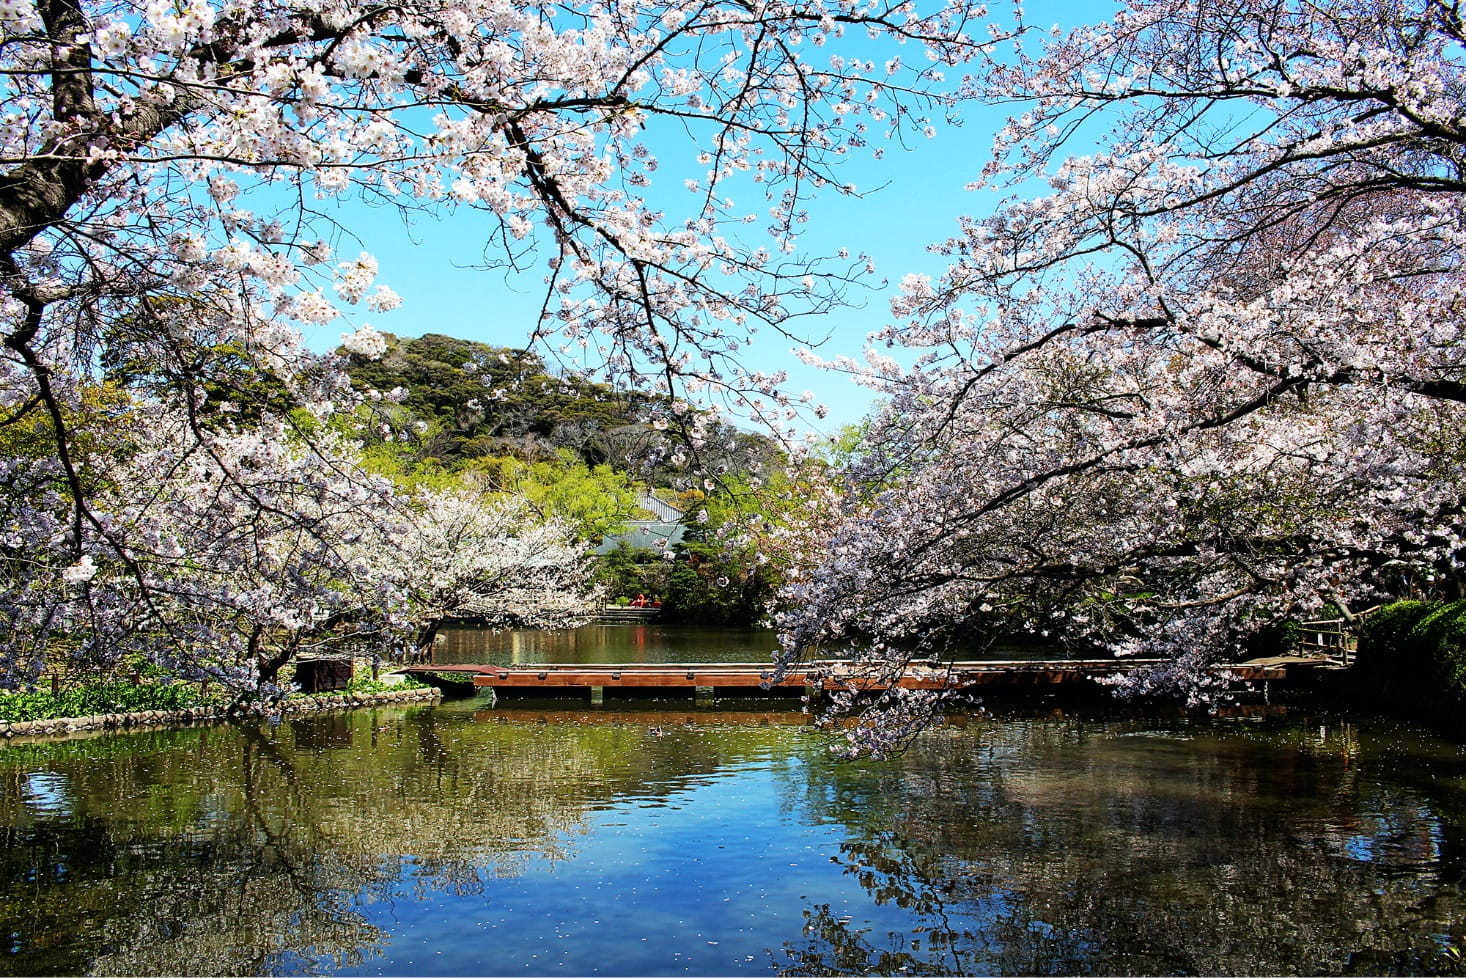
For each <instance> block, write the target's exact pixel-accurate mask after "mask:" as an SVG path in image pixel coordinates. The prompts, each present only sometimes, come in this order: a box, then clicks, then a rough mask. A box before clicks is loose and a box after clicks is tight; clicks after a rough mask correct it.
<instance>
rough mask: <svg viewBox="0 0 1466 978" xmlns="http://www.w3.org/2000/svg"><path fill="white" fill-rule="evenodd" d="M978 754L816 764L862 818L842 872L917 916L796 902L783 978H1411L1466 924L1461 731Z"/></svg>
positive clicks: (1141, 736)
mask: <svg viewBox="0 0 1466 978" xmlns="http://www.w3.org/2000/svg"><path fill="white" fill-rule="evenodd" d="M1314 729H1319V734H1318V735H1317V736H1315V735H1314V734H1313V732H1312V731H1313V730H1314ZM973 746H974V745H973V743H972V740H971V737H970V735H969V734H955V735H952V734H949V735H946V736H942V735H938V736H934V737H928V738H926V739H924V740H923V741H921V742H920V743H919V744H918V745H917V747H916V748H914V749H913V750H912V752H911V753H910V754H909V755H908V756H907V757H905V758H903V759H902V760H901V762H900V763H899V764H896V765H891V766H888V767H887V768H885V769H883V770H882V771H881V772H880V773H878V774H874V775H871V774H870V773H863V774H862V776H860V777H855V778H850V777H842V776H840V774H839V773H838V772H832V773H831V778H830V780H831V783H834V784H838V785H839V786H840V788H839V791H838V792H837V794H836V795H835V796H834V798H833V799H830V798H829V797H828V796H826V797H822V798H821V799H820V802H821V804H828V803H829V802H830V801H831V800H833V803H834V804H835V805H836V806H837V807H839V808H840V809H841V810H845V811H862V812H868V813H870V815H871V817H869V818H865V819H863V820H862V824H863V825H865V826H867V828H866V830H865V831H857V832H856V833H853V834H852V837H851V838H850V839H848V840H847V841H846V842H844V843H842V845H841V847H840V848H841V853H840V860H841V863H842V866H843V868H844V871H845V872H846V873H847V874H848V875H850V876H852V877H854V878H856V879H858V880H859V881H860V884H861V886H862V888H863V889H865V890H866V891H867V892H868V893H869V894H870V895H871V897H872V899H873V900H874V902H875V903H876V904H877V905H879V906H895V907H898V908H900V909H901V910H903V911H905V914H906V915H907V916H910V917H913V918H915V920H914V921H904V922H903V926H902V927H901V928H900V929H890V930H883V929H881V928H879V927H872V926H870V924H869V922H861V921H859V920H858V919H855V918H852V916H851V915H849V914H848V913H842V912H841V910H840V908H838V907H833V906H831V905H829V904H826V903H819V902H812V903H811V905H810V906H809V907H807V908H806V911H805V916H806V928H805V934H804V935H803V936H802V938H801V939H799V940H796V941H791V942H789V943H787V944H786V945H785V948H784V951H785V956H786V967H785V969H784V970H785V972H786V973H789V974H868V973H882V974H890V973H894V972H896V971H902V972H906V973H922V974H982V973H1003V974H1079V973H1102V974H1292V973H1309V974H1382V973H1406V974H1418V973H1425V972H1430V971H1433V970H1437V969H1439V968H1441V967H1442V966H1443V964H1444V962H1443V960H1442V958H1441V956H1440V949H1441V948H1442V947H1443V946H1444V944H1445V943H1447V942H1448V940H1450V939H1451V938H1454V939H1459V938H1460V936H1461V934H1462V932H1463V921H1462V920H1461V916H1460V913H1461V909H1462V907H1461V890H1462V884H1463V881H1466V859H1463V849H1462V845H1461V843H1462V839H1463V835H1462V830H1463V824H1466V798H1463V792H1462V790H1461V782H1460V780H1459V779H1460V774H1461V772H1462V770H1463V759H1462V754H1461V750H1460V749H1459V748H1458V747H1453V746H1450V745H1443V744H1438V743H1434V742H1431V741H1429V740H1428V739H1424V738H1420V737H1415V736H1410V735H1402V734H1400V733H1398V732H1395V731H1391V730H1388V729H1385V730H1380V729H1378V728H1373V727H1371V728H1366V729H1360V728H1358V727H1356V726H1354V725H1352V724H1348V723H1339V722H1332V723H1328V724H1326V725H1325V726H1323V727H1322V728H1317V727H1316V726H1315V725H1314V724H1303V725H1301V726H1300V725H1296V724H1295V725H1289V726H1287V727H1285V728H1284V729H1282V730H1275V729H1273V728H1272V727H1271V726H1259V727H1257V728H1248V727H1245V726H1244V727H1243V728H1241V729H1240V730H1238V729H1235V728H1233V727H1222V728H1220V729H1218V728H1217V727H1215V726H1214V725H1200V726H1196V727H1190V726H1183V727H1181V728H1179V729H1177V728H1174V727H1166V728H1151V727H1148V726H1147V724H1146V723H1145V722H1142V721H1132V722H1126V723H1120V724H1114V723H1109V724H1099V725H1096V724H1093V723H1089V722H1085V721H1083V720H1074V721H1061V722H1050V723H1044V724H1037V725H1034V724H985V725H984V729H983V730H982V733H981V737H980V746H978V747H977V749H972V748H973ZM1446 771H1450V772H1452V774H1451V776H1448V777H1447V778H1442V777H1441V775H1442V774H1444V773H1445V772H1446ZM821 780H823V779H821ZM812 783H816V782H815V781H812Z"/></svg>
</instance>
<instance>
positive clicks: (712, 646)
mask: <svg viewBox="0 0 1466 978" xmlns="http://www.w3.org/2000/svg"><path fill="white" fill-rule="evenodd" d="M778 647H779V640H778V636H777V633H776V632H774V631H773V630H772V629H767V628H707V627H704V626H696V625H661V624H655V623H652V624H641V625H625V624H621V625H585V626H582V627H580V628H567V629H560V630H557V631H548V630H545V629H541V628H510V629H505V630H503V631H494V630H492V629H487V628H475V627H473V626H462V627H457V628H445V629H444V630H443V631H442V632H441V633H440V634H439V636H438V644H437V646H436V647H435V648H434V649H433V661H434V662H437V663H440V664H446V663H452V662H469V663H485V662H491V663H494V664H495V665H510V664H513V663H540V662H558V663H573V664H575V665H597V664H602V663H622V662H647V663H662V662H768V661H770V657H771V656H772V655H773V654H774V650H775V649H777V648H778Z"/></svg>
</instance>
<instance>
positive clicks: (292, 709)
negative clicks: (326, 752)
mask: <svg viewBox="0 0 1466 978" xmlns="http://www.w3.org/2000/svg"><path fill="white" fill-rule="evenodd" d="M442 695H443V694H442V693H441V692H440V691H438V690H436V689H433V688H432V687H425V688H421V689H398V690H391V691H390V692H383V693H328V694H325V695H316V696H294V697H291V698H290V699H287V700H286V701H285V702H284V703H282V704H280V712H281V713H284V714H286V715H290V714H301V713H324V712H329V711H334V710H353V709H356V708H358V707H363V706H385V705H395V704H399V703H416V702H430V701H435V700H438V699H440V698H442ZM234 715H236V716H237V715H239V714H238V713H237V712H236V713H235V714H234ZM244 715H245V716H251V715H263V711H258V712H257V713H256V712H250V713H245V714H244ZM229 717H230V713H229V710H228V707H227V706H225V705H223V704H213V705H209V706H195V707H191V708H189V709H184V710H141V711H138V712H136V713H104V714H101V715H100V716H91V717H58V718H56V719H53V720H21V721H17V722H15V723H0V737H5V738H12V737H54V736H57V735H64V734H70V733H77V732H80V731H89V730H124V729H127V730H131V729H136V728H139V727H158V726H182V725H187V724H192V723H205V722H209V721H214V720H226V719H229Z"/></svg>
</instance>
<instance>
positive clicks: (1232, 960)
mask: <svg viewBox="0 0 1466 978" xmlns="http://www.w3.org/2000/svg"><path fill="white" fill-rule="evenodd" d="M803 723H804V719H803V718H802V717H801V716H800V714H798V713H797V712H790V713H785V714H777V713H766V712H752V711H733V710H731V709H730V710H729V711H727V712H724V711H722V710H721V709H718V710H710V709H705V708H692V707H688V708H686V709H682V710H672V709H668V708H666V707H665V706H663V707H657V708H645V709H632V708H625V709H621V708H591V707H588V706H584V705H582V706H572V707H550V706H545V707H538V706H537V707H534V708H529V707H524V708H516V709H499V710H483V711H481V712H477V713H475V712H474V705H473V704H463V705H460V706H452V705H449V706H443V707H438V708H401V707H399V708H392V709H382V710H371V711H360V712H356V713H351V714H342V715H337V716H320V717H311V718H308V719H301V720H293V721H286V722H284V723H281V724H279V725H277V726H273V727H272V726H259V727H245V726H241V727H217V728H199V729H192V730H172V731H162V732H153V733H134V734H125V735H115V736H98V737H91V738H85V739H77V740H73V741H67V742H60V743H58V742H37V743H33V744H17V743H11V744H9V745H6V746H3V747H0V844H3V849H0V934H3V935H4V936H5V938H6V944H5V945H4V950H3V956H0V971H5V972H14V973H21V974H47V973H51V974H55V973H64V974H82V973H101V974H105V973H132V974H180V973H181V974H199V973H207V974H221V975H222V974H278V973H312V972H330V971H352V970H363V971H372V970H376V971H388V972H391V973H412V972H424V971H426V972H430V973H448V972H449V971H453V970H457V971H461V972H468V973H482V972H484V971H486V970H493V971H495V972H496V973H504V972H509V971H522V972H525V973H530V974H535V973H545V972H547V971H550V970H559V971H564V972H567V973H586V972H587V971H589V970H600V971H605V972H611V971H617V972H618V973H630V974H652V973H676V972H678V971H679V970H680V971H681V972H682V973H691V974H709V973H712V974H723V973H731V972H732V971H745V972H750V973H757V974H767V973H768V972H769V971H770V970H771V965H772V966H773V967H774V968H782V969H783V970H784V971H785V972H786V973H788V974H794V975H801V974H856V973H879V974H894V973H902V972H904V973H921V974H973V973H1003V974H1077V973H1086V974H1121V973H1125V974H1131V973H1133V974H1185V973H1209V974H1276V973H1291V972H1295V971H1298V972H1306V973H1320V974H1347V973H1371V974H1377V973H1422V972H1428V971H1431V970H1434V969H1437V968H1440V967H1443V966H1444V964H1445V963H1446V962H1445V959H1444V958H1443V956H1442V954H1441V948H1442V947H1443V946H1445V945H1446V944H1447V943H1449V942H1453V941H1459V940H1460V939H1461V938H1462V937H1463V936H1466V928H1463V921H1466V901H1463V896H1462V894H1463V889H1466V847H1463V827H1466V759H1463V752H1462V749H1461V748H1460V747H1458V746H1453V745H1450V744H1446V743H1443V742H1440V741H1435V740H1430V739H1428V738H1420V737H1415V736H1414V735H1412V734H1410V733H1409V732H1406V731H1400V730H1396V729H1391V728H1389V727H1386V726H1383V725H1379V724H1367V725H1364V726H1360V727H1358V728H1355V727H1351V726H1349V725H1347V724H1341V723H1339V722H1337V721H1336V720H1333V719H1328V718H1325V719H1321V720H1320V719H1317V718H1306V717H1305V718H1301V719H1300V718H1298V716H1297V714H1296V713H1295V714H1294V715H1293V716H1292V717H1291V718H1289V717H1273V716H1262V715H1259V716H1256V717H1241V718H1235V719H1223V720H1218V721H1197V722H1191V721H1187V720H1184V719H1175V720H1163V719H1157V718H1155V717H1154V716H1152V717H1150V718H1139V717H1135V716H1122V715H1106V716H1099V715H1096V714H1092V713H1091V714H1083V713H1078V714H1076V713H1072V712H1071V713H1060V712H1055V713H1052V714H1050V715H1045V716H1041V717H1033V716H1016V715H1015V716H1009V717H1005V718H1003V719H1001V720H997V719H994V720H981V721H973V722H971V723H969V724H967V725H966V727H965V728H964V727H963V726H961V725H959V724H955V723H954V724H953V725H952V726H951V727H949V728H946V729H943V730H938V731H933V732H932V733H930V734H929V735H926V736H923V737H922V738H920V739H919V740H918V741H917V742H916V744H915V745H914V746H913V747H912V748H911V749H910V750H908V751H907V752H906V753H905V754H904V755H902V756H900V757H898V758H895V759H893V760H891V761H888V762H884V763H874V762H860V763H845V762H839V761H835V760H833V759H831V758H830V757H828V756H827V755H826V754H825V753H824V752H823V750H822V748H821V741H820V740H819V739H818V738H817V737H816V736H812V735H808V732H807V731H805V730H804V727H803ZM796 865H797V868H793V867H795V866H796ZM531 921H532V922H533V923H530V922H531ZM466 923H467V924H469V925H476V926H478V927H480V928H482V930H480V931H477V932H472V931H470V930H468V929H467V928H466V927H465V924H466ZM455 945H456V947H455ZM421 948H431V949H432V952H431V953H433V954H436V953H437V951H438V949H440V948H441V949H443V956H442V957H431V958H427V959H423V958H414V957H413V955H414V954H417V953H418V950H417V949H421ZM450 950H452V951H454V952H455V953H456V955H457V956H456V957H455V958H454V959H453V960H452V962H451V966H446V963H447V962H448V954H449V951H450ZM613 953H614V955H615V958H614V961H612V960H611V958H610V957H609V955H611V954H613ZM537 955H539V956H538V957H536V956H537ZM771 958H772V960H771ZM536 968H539V969H540V970H539V971H536V970H535V969H536Z"/></svg>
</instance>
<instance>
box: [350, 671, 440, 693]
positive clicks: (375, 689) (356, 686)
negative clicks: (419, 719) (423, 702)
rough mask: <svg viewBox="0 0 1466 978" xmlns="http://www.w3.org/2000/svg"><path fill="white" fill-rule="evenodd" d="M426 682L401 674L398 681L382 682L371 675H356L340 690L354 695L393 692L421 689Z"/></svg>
mask: <svg viewBox="0 0 1466 978" xmlns="http://www.w3.org/2000/svg"><path fill="white" fill-rule="evenodd" d="M426 686H427V683H424V682H419V681H418V680H417V679H414V678H413V677H412V676H403V677H402V681H401V682H398V683H384V682H382V681H381V680H380V679H373V678H372V677H371V676H357V677H355V678H353V679H352V680H351V682H349V683H347V684H346V689H345V690H343V691H342V692H346V693H350V694H352V695H355V696H362V695H365V694H367V693H395V692H397V691H398V690H401V689H423V688H425V687H426Z"/></svg>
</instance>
